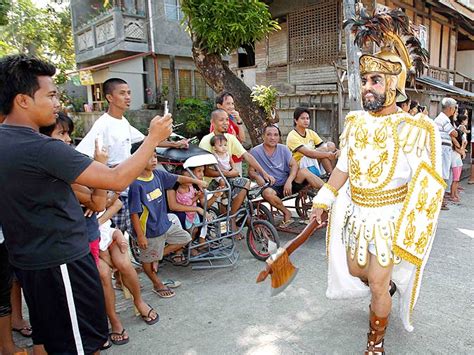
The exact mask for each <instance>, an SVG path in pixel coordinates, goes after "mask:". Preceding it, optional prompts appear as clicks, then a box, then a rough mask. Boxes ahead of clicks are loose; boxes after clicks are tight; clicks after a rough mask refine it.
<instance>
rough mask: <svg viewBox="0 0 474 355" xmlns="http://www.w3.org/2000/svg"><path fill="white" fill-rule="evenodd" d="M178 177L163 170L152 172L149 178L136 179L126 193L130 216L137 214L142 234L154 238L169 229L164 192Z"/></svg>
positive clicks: (170, 187)
mask: <svg viewBox="0 0 474 355" xmlns="http://www.w3.org/2000/svg"><path fill="white" fill-rule="evenodd" d="M177 180H178V176H177V175H174V174H170V173H168V172H166V171H163V170H154V171H153V175H152V176H150V178H138V179H137V180H135V181H134V182H133V183H132V185H130V190H129V191H128V206H129V209H130V214H135V213H136V214H138V215H139V218H140V225H141V227H142V230H143V234H145V236H146V237H147V238H156V237H159V236H160V235H163V234H165V233H166V232H167V231H168V229H169V228H170V227H171V222H170V221H169V220H168V214H167V213H168V205H167V203H166V193H165V192H166V190H169V189H172V188H173V186H174V184H175V183H176V181H177Z"/></svg>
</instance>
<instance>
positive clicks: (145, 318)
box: [142, 304, 160, 325]
mask: <svg viewBox="0 0 474 355" xmlns="http://www.w3.org/2000/svg"><path fill="white" fill-rule="evenodd" d="M148 307H150V310H149V311H148V314H147V315H146V316H144V315H142V319H143V321H144V322H145V323H146V324H148V325H153V324H155V323H157V322H158V321H159V320H160V315H159V314H158V312H156V311H155V309H154V308H153V307H152V306H150V305H149V304H148ZM151 312H155V313H156V318H151ZM147 319H148V320H147Z"/></svg>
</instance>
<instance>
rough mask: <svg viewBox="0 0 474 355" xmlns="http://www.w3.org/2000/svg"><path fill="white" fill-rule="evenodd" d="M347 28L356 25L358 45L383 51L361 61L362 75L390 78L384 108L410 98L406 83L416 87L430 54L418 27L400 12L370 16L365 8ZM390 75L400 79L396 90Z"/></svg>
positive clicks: (364, 56) (354, 31)
mask: <svg viewBox="0 0 474 355" xmlns="http://www.w3.org/2000/svg"><path fill="white" fill-rule="evenodd" d="M344 26H352V33H353V34H354V35H355V39H354V43H355V44H357V45H358V46H359V47H361V48H362V47H365V46H366V45H367V44H368V43H375V44H376V45H377V46H378V47H380V48H381V49H380V52H377V53H375V54H373V55H370V54H364V55H362V56H361V57H360V59H359V68H360V74H361V75H364V74H367V73H381V74H384V75H385V79H386V83H387V85H386V92H385V94H386V99H385V103H384V106H390V105H391V104H393V102H395V100H396V101H397V102H402V101H405V100H406V99H407V95H406V94H405V83H406V80H407V77H408V79H409V80H410V81H411V82H412V83H413V84H414V82H415V78H416V77H417V76H418V75H420V74H421V73H422V72H423V68H424V67H425V66H426V62H427V60H428V52H427V51H426V50H425V49H424V48H422V46H421V43H420V41H419V40H418V38H416V37H415V32H416V28H415V27H414V26H413V25H412V24H411V23H410V20H409V19H408V17H407V15H406V14H405V13H404V12H403V11H402V10H400V9H395V10H391V11H387V12H379V13H374V15H373V16H369V15H368V14H367V13H366V11H365V10H364V9H363V8H362V9H361V11H360V18H358V19H348V20H346V21H345V22H344ZM390 76H395V77H397V85H396V91H394V90H392V89H390V86H391V85H389V84H390V82H391V81H392V80H394V79H391V78H390Z"/></svg>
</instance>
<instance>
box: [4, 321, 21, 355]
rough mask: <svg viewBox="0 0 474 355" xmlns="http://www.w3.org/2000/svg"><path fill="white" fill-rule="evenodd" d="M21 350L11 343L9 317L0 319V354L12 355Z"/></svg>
mask: <svg viewBox="0 0 474 355" xmlns="http://www.w3.org/2000/svg"><path fill="white" fill-rule="evenodd" d="M21 350H22V349H20V348H18V347H17V346H16V345H15V343H14V342H13V337H12V329H11V315H8V316H5V317H0V354H2V355H3V354H5V355H13V354H14V353H15V352H17V351H21Z"/></svg>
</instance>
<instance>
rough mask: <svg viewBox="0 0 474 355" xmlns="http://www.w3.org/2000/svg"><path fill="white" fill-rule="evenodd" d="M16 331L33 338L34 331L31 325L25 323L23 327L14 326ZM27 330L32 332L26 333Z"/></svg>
mask: <svg viewBox="0 0 474 355" xmlns="http://www.w3.org/2000/svg"><path fill="white" fill-rule="evenodd" d="M12 330H13V331H14V332H17V333H20V335H21V336H22V337H25V338H31V334H32V333H33V329H32V328H31V326H27V325H25V326H24V327H23V328H12ZM26 332H30V334H26Z"/></svg>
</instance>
